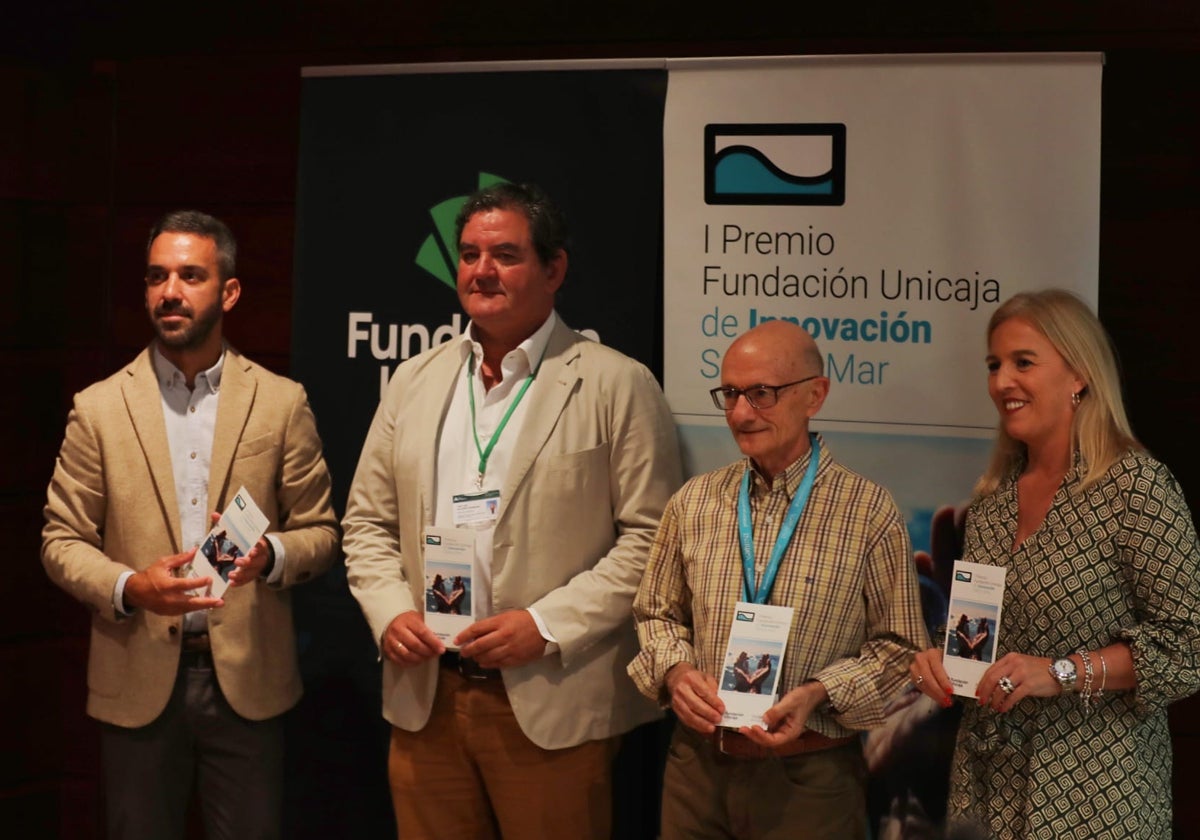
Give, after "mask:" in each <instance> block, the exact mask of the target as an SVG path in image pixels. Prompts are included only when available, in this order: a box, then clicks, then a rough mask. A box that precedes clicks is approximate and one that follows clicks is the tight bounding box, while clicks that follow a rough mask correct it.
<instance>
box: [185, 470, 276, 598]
mask: <svg viewBox="0 0 1200 840" xmlns="http://www.w3.org/2000/svg"><path fill="white" fill-rule="evenodd" d="M269 524H270V523H269V522H268V520H267V517H266V515H265V514H264V513H263V512H262V511H261V510H259V508H258V505H257V504H255V503H254V499H252V498H250V494H249V493H248V492H247V491H246V488H245V487H239V488H238V491H237V493H235V494H234V496H233V501H231V502H230V503H229V507H227V508H225V512H224V513H222V514H221V518H220V519H218V520H217V524H216V525H214V526H213V529H212V530H211V531H209V532H208V536H207V537H205V538H204V541H203V542H202V543H200V548H198V549H197V550H196V554H195V556H194V557H193V558H192V562H191V569H190V571H188V572H187V573H186V575H185V576H186V577H207V578H211V579H212V583H211V584H209V587H208V594H209V595H210V596H211V597H213V598H222V597H224V595H225V590H226V589H228V588H229V573H230V572H232V571H233V570H234V569H236V568H237V566H236V565H235V563H234V561H235V560H237V559H238V558H239V557H244V556H245V555H247V554H249V553H250V549H251V548H253V547H254V544H255V543H256V542H258V541H259V540H260V539H262V535H263V534H265V533H266V532H267V526H268V525H269Z"/></svg>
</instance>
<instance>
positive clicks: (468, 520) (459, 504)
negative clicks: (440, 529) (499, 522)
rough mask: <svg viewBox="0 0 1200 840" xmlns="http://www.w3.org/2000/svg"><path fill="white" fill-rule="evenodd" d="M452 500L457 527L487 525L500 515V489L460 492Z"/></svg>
mask: <svg viewBox="0 0 1200 840" xmlns="http://www.w3.org/2000/svg"><path fill="white" fill-rule="evenodd" d="M450 501H451V502H452V507H453V511H454V525H455V527H457V528H462V527H475V528H479V527H487V526H489V525H491V524H492V523H493V522H495V521H496V518H497V517H498V516H499V515H500V491H499V490H484V491H483V492H480V493H459V494H458V495H456V496H453V497H452V498H451V500H450Z"/></svg>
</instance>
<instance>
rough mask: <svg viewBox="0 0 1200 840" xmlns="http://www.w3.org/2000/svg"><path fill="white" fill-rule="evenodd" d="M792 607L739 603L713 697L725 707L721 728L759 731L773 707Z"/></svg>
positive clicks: (735, 608)
mask: <svg viewBox="0 0 1200 840" xmlns="http://www.w3.org/2000/svg"><path fill="white" fill-rule="evenodd" d="M794 612H795V610H794V609H793V608H792V607H777V606H773V605H770V604H751V603H748V602H746V601H739V602H738V603H737V605H736V606H735V607H734V612H733V625H732V626H731V627H730V628H729V644H728V645H727V646H726V649H725V664H724V667H723V668H722V669H721V683H720V686H719V687H718V691H717V694H718V695H719V696H720V698H721V700H722V701H724V703H725V716H724V717H722V718H721V726H725V727H729V728H731V729H736V728H738V727H739V726H758V727H762V725H763V722H762V716H763V713H764V712H766V711H767V709H769V708H771V707H772V706H774V705H775V699H776V695H777V694H778V693H779V672H780V669H781V667H782V664H783V654H784V649H785V648H786V647H787V640H788V633H789V631H790V630H791V627H792V614H793V613H794Z"/></svg>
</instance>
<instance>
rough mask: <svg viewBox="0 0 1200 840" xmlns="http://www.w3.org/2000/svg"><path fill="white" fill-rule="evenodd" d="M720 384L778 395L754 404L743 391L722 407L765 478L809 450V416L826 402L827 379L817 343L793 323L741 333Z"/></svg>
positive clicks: (727, 356) (740, 445)
mask: <svg viewBox="0 0 1200 840" xmlns="http://www.w3.org/2000/svg"><path fill="white" fill-rule="evenodd" d="M721 385H722V387H725V388H736V389H738V390H741V391H747V390H750V391H753V389H755V386H766V387H767V388H769V389H771V393H773V394H774V395H775V396H776V397H777V402H775V404H774V405H771V406H768V407H766V408H755V407H754V406H752V405H751V404H750V402H749V400H747V399H746V397H745V395H742V396H739V397H738V398H737V401H736V402H735V403H734V404H733V407H732V408H730V409H729V410H727V411H726V412H725V421H726V422H727V423H728V424H729V430H730V431H731V432H733V437H734V440H736V441H737V444H738V448H739V449H741V450H742V453H743V454H745V455H747V456H748V457H750V458H751V459H753V461H754V463H755V464H756V465H757V466H758V468H759V471H760V472H761V473H762V474H763V475H764V476H765V477H767V478H772V477H774V476H776V475H778V474H779V473H781V472H783V471H784V470H785V469H787V467H788V466H789V465H790V464H792V463H793V462H794V461H796V460H797V459H798V458H800V457H801V456H802V455H804V453H805V452H807V451H808V447H809V443H808V421H809V418H810V417H812V416H813V415H815V414H816V413H817V412H818V411H819V410H820V409H821V406H822V405H823V404H824V402H825V397H826V395H827V394H828V393H829V380H828V379H826V378H825V376H824V362H823V360H822V358H821V351H820V350H818V349H817V343H816V342H815V341H813V338H812V336H810V335H809V334H808V333H807V332H805V331H804V330H803V329H801V328H800V327H799V326H798V325H797V324H793V323H792V322H791V321H767V322H766V323H765V324H760V325H759V326H757V327H755V328H754V329H752V330H749V331H747V332H745V333H743V334H742V335H740V336H739V337H738V338H737V340H736V341H734V342H733V343H732V344H731V345H729V349H728V350H726V351H725V359H724V361H723V362H722V364H721ZM758 390H760V391H761V390H763V389H761V388H760V389H758ZM770 395H771V394H770V393H769V394H767V396H770ZM760 402H761V400H760Z"/></svg>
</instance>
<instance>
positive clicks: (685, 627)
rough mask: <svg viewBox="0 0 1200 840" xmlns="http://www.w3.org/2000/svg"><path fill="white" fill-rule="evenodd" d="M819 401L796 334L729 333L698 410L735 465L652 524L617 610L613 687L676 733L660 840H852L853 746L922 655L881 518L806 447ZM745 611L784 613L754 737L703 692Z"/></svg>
mask: <svg viewBox="0 0 1200 840" xmlns="http://www.w3.org/2000/svg"><path fill="white" fill-rule="evenodd" d="M828 393H829V379H828V378H826V377H825V376H824V375H823V362H822V357H821V354H820V351H819V350H818V349H817V345H816V342H814V341H813V339H812V338H811V337H810V336H809V335H808V333H806V332H805V331H804V330H803V329H801V328H800V327H798V326H796V325H795V324H792V323H790V322H787V321H770V322H767V323H766V324H763V325H761V326H759V327H756V328H754V329H752V330H750V331H748V332H746V333H745V334H743V335H742V336H741V337H739V338H738V339H737V340H736V341H735V342H734V343H733V344H732V345H731V346H730V348H729V350H728V351H727V352H726V354H725V359H724V362H723V364H722V368H721V386H720V387H719V388H714V389H713V390H712V397H713V402H714V403H715V404H716V406H717V407H718V408H720V409H722V410H724V412H725V418H726V421H727V422H728V424H729V429H730V431H731V432H732V433H733V437H734V439H735V440H736V441H737V444H738V447H739V448H740V449H741V451H742V453H743V454H744V455H745V456H746V458H745V459H743V460H741V461H739V462H737V463H735V464H732V465H730V466H728V467H724V468H722V469H719V470H715V471H713V472H710V473H706V474H704V475H701V476H697V477H696V478H693V479H692V480H691V481H689V482H688V483H687V484H685V485H684V487H683V488H682V489H681V490H680V491H679V492H678V493H677V494H676V495H675V496H674V497H673V498H672V499H671V501H670V502H669V503H668V505H667V509H666V511H665V512H664V514H663V518H662V523H661V526H660V527H659V531H658V534H657V536H656V537H655V541H654V546H653V548H652V549H651V552H650V562H649V565H648V567H647V569H646V575H645V577H644V578H643V580H642V584H641V587H640V588H639V590H638V594H637V597H636V599H635V600H634V606H633V609H634V617H635V618H636V620H637V626H638V637H639V641H640V642H641V647H642V650H641V653H640V654H639V655H638V657H637V658H636V659H634V661H633V662H632V663H631V664H630V666H629V673H630V675H631V676H632V677H633V679H634V682H635V683H637V685H638V688H639V689H641V691H642V692H643V693H645V694H646V695H648V696H650V697H653V698H655V699H656V700H658V701H659V702H660V703H662V704H663V705H664V706H669V707H670V708H671V709H672V710H673V711H674V712H675V714H676V716H677V717H678V720H679V722H680V723H682V724H683V725H682V726H679V727H676V731H675V734H674V737H673V739H672V743H671V749H670V753H669V756H668V759H667V769H666V778H665V782H664V789H663V807H662V835H661V836H662V838H664V840H670V838H678V837H689V838H697V837H731V836H733V837H739V838H774V837H789V838H794V837H838V838H853V837H865V836H866V794H865V786H866V770H865V767H864V763H863V758H862V752H861V749H860V745H859V740H858V738H857V736H856V734H855V733H856V732H857V731H859V730H865V729H869V728H871V727H873V726H877V725H879V724H880V723H882V722H883V707H884V703H885V702H886V701H887V700H888V699H889V698H890V697H891V695H893V694H895V693H896V692H897V691H898V690H899V689H900V687H901V686H902V685H903V684H904V682H905V680H906V679H907V667H908V663H909V661H910V660H911V658H912V656H913V654H914V653H915V652H916V651H918V650H921V649H923V648H924V647H925V646H926V645H927V639H926V634H925V630H924V626H923V624H922V620H921V608H920V600H919V596H918V588H917V574H916V569H915V567H914V565H913V560H912V551H911V548H910V544H909V539H908V534H907V531H906V530H905V525H904V520H903V519H902V518H901V516H900V513H899V511H898V510H897V509H896V505H895V503H894V502H893V501H892V499H891V496H890V495H889V494H888V493H887V491H886V490H884V489H883V488H881V487H879V486H878V485H876V484H873V483H872V482H870V481H868V480H866V479H865V478H863V477H862V476H859V475H857V474H855V473H853V472H851V471H850V470H848V469H846V468H845V467H843V466H841V465H839V464H838V463H836V462H835V461H834V460H833V458H832V456H831V455H830V454H829V451H828V449H827V448H826V447H825V445H824V442H823V440H822V439H821V437H820V436H819V435H815V434H812V433H810V432H809V420H810V419H811V418H812V417H813V416H814V415H816V414H817V412H818V411H820V409H821V406H822V405H823V404H824V402H825V398H826V396H827V395H828ZM747 602H748V603H749V604H755V603H757V604H769V605H775V606H783V607H789V608H792V609H793V610H794V614H793V615H792V618H791V624H790V630H789V631H788V639H787V646H786V649H785V653H784V656H783V661H782V663H781V664H782V671H781V673H780V675H779V680H778V685H777V686H776V689H777V696H778V701H777V702H775V703H774V705H772V706H771V707H770V709H769V710H768V711H767V712H766V713H765V714H763V716H762V721H761V725H751V726H741V727H739V728H729V727H728V726H722V720H723V717H724V715H725V712H726V704H725V703H724V702H723V701H722V700H721V698H720V696H719V682H718V681H719V679H720V678H721V676H722V673H723V671H724V670H725V664H726V654H727V642H728V641H729V640H730V638H731V629H732V628H733V627H734V626H735V624H734V622H735V620H736V619H741V620H745V617H746V614H747V613H748V612H751V611H752V609H753V608H752V607H750V608H749V609H748V608H747ZM735 616H736V619H735ZM726 723H728V720H726Z"/></svg>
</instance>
